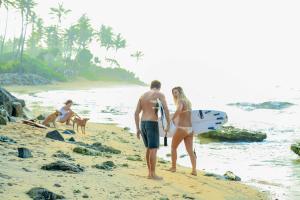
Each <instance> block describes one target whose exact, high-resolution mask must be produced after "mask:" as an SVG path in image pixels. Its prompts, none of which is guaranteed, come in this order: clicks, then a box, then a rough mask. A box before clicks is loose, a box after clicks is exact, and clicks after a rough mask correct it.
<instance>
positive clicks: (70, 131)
mask: <svg viewBox="0 0 300 200" xmlns="http://www.w3.org/2000/svg"><path fill="white" fill-rule="evenodd" d="M63 134H68V135H70V134H75V131H73V130H69V129H67V130H64V132H63Z"/></svg>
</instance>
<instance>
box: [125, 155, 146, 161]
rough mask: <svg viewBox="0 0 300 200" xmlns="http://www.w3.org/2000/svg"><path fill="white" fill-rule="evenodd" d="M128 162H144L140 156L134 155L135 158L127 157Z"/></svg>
mask: <svg viewBox="0 0 300 200" xmlns="http://www.w3.org/2000/svg"><path fill="white" fill-rule="evenodd" d="M127 160H130V161H142V158H141V156H140V155H138V154H137V155H133V156H128V157H127Z"/></svg>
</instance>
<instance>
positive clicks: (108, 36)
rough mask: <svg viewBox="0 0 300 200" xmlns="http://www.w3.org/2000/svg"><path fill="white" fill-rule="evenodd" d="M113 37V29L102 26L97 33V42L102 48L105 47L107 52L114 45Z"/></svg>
mask: <svg viewBox="0 0 300 200" xmlns="http://www.w3.org/2000/svg"><path fill="white" fill-rule="evenodd" d="M113 36H114V34H113V31H112V28H111V27H110V26H107V27H106V26H105V25H102V26H101V28H100V31H99V32H98V33H97V37H98V38H97V40H98V41H99V42H100V46H101V47H105V49H106V51H108V50H109V49H110V48H112V47H113V45H114V40H113Z"/></svg>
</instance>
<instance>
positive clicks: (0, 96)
mask: <svg viewBox="0 0 300 200" xmlns="http://www.w3.org/2000/svg"><path fill="white" fill-rule="evenodd" d="M24 107H25V101H24V100H22V99H18V98H16V97H15V96H13V95H12V94H11V93H9V92H8V91H7V90H5V89H4V88H1V87H0V115H1V116H2V117H4V118H5V117H6V118H8V119H9V118H10V117H25V118H26V115H25V114H24V112H23V108H24Z"/></svg>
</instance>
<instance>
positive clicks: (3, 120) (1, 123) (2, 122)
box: [0, 116, 8, 125]
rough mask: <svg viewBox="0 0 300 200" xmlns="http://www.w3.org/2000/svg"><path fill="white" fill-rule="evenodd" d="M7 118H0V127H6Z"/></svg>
mask: <svg viewBox="0 0 300 200" xmlns="http://www.w3.org/2000/svg"><path fill="white" fill-rule="evenodd" d="M7 121H8V119H7V118H4V117H3V116H0V125H7Z"/></svg>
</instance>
